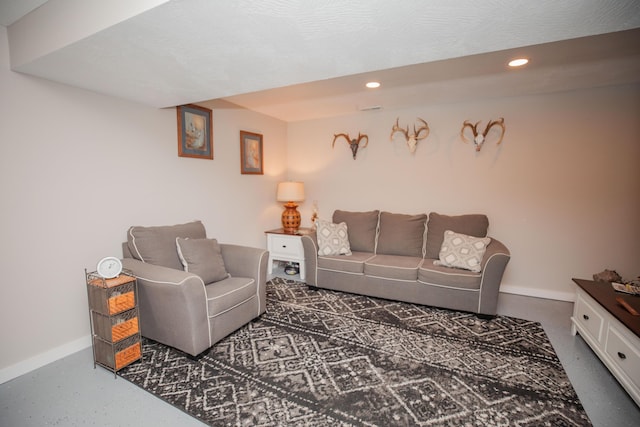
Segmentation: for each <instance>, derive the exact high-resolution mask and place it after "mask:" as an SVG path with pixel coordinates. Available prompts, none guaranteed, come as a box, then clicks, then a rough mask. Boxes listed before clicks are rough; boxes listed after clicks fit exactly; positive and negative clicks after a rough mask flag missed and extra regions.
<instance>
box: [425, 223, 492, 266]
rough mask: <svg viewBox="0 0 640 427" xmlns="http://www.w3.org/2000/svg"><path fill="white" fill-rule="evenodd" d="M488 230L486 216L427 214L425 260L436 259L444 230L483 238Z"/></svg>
mask: <svg viewBox="0 0 640 427" xmlns="http://www.w3.org/2000/svg"><path fill="white" fill-rule="evenodd" d="M488 228H489V219H488V218H487V216H486V215H481V214H471V215H458V216H448V215H440V214H439V213H436V212H431V213H430V214H429V222H428V223H427V250H426V255H425V258H433V259H438V257H439V255H440V248H441V247H442V241H443V240H444V232H445V231H446V230H451V231H453V232H455V233H461V234H466V235H468V236H473V237H485V236H486V235H487V229H488Z"/></svg>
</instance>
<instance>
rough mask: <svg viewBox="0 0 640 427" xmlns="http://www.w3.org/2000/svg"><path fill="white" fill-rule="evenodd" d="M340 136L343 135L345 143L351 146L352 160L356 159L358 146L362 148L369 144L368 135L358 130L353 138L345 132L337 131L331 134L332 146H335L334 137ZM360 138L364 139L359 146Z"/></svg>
mask: <svg viewBox="0 0 640 427" xmlns="http://www.w3.org/2000/svg"><path fill="white" fill-rule="evenodd" d="M340 137H343V138H344V139H345V140H346V141H347V144H349V148H351V152H352V153H353V160H355V159H356V154H358V148H364V147H366V146H367V145H369V137H368V136H367V135H362V134H361V133H360V132H358V137H357V138H354V139H351V137H350V136H349V134H347V133H338V134H334V135H333V142H332V143H331V147H332V148H333V147H335V144H336V139H338V138H340ZM362 140H365V142H364V145H363V146H362V147H360V142H361V141H362Z"/></svg>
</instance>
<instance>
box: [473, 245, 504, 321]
mask: <svg viewBox="0 0 640 427" xmlns="http://www.w3.org/2000/svg"><path fill="white" fill-rule="evenodd" d="M510 259H511V253H510V252H509V249H507V247H506V246H505V245H504V244H503V243H502V242H500V241H499V240H497V239H494V238H493V237H492V238H491V243H490V244H489V246H487V251H486V252H485V254H484V258H483V259H482V282H481V284H480V301H479V303H478V313H481V314H488V315H491V316H494V315H495V314H496V309H497V306H498V292H500V282H501V281H502V276H503V274H504V270H505V269H506V267H507V263H508V262H509V260H510Z"/></svg>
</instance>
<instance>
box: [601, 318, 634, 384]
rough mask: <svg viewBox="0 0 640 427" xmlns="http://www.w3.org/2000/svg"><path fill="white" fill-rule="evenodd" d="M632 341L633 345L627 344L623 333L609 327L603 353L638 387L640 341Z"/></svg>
mask: <svg viewBox="0 0 640 427" xmlns="http://www.w3.org/2000/svg"><path fill="white" fill-rule="evenodd" d="M634 341H635V343H632V342H629V339H627V337H626V336H625V334H624V333H623V332H621V331H619V330H618V329H617V328H616V327H615V326H614V325H610V327H609V331H608V332H607V345H606V347H605V351H606V352H607V354H608V355H609V357H610V358H611V359H612V360H613V361H614V363H615V364H616V365H618V366H619V367H620V369H622V370H623V371H624V373H625V374H627V375H628V376H629V378H630V379H631V381H632V382H633V383H634V384H635V385H636V386H640V353H639V351H640V340H634Z"/></svg>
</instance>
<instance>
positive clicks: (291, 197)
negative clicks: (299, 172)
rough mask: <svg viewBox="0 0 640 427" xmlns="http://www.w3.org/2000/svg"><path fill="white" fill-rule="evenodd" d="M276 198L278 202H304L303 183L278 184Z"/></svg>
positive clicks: (288, 182)
mask: <svg viewBox="0 0 640 427" xmlns="http://www.w3.org/2000/svg"><path fill="white" fill-rule="evenodd" d="M276 198H277V199H278V201H279V202H301V201H303V200H304V183H302V182H292V181H287V182H281V183H279V184H278V194H277V195H276Z"/></svg>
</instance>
